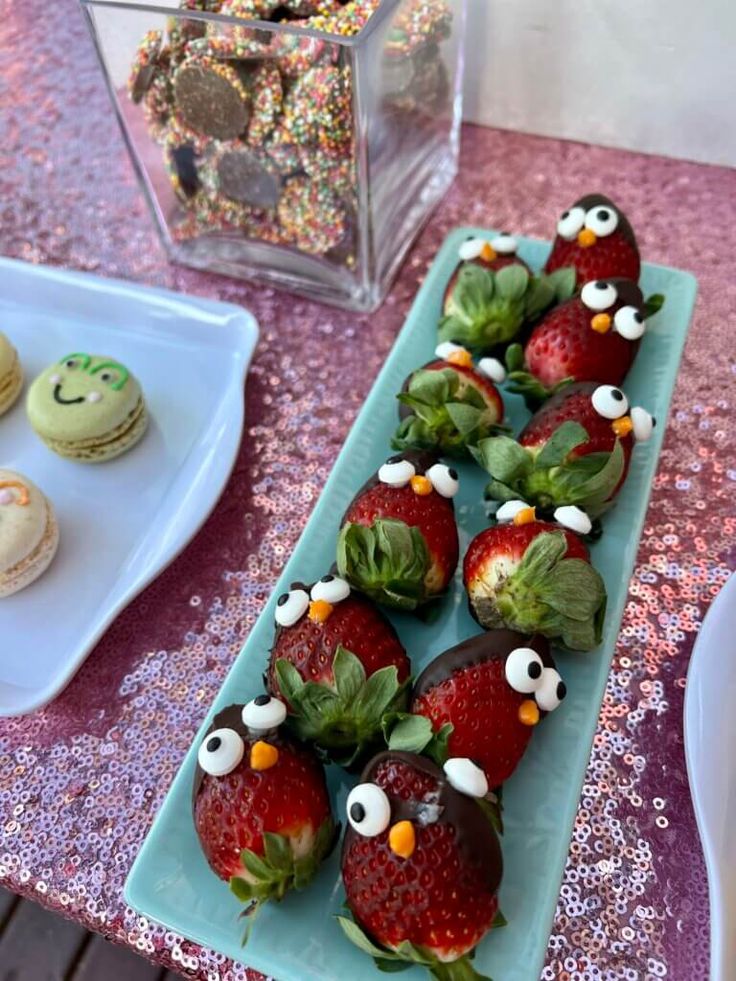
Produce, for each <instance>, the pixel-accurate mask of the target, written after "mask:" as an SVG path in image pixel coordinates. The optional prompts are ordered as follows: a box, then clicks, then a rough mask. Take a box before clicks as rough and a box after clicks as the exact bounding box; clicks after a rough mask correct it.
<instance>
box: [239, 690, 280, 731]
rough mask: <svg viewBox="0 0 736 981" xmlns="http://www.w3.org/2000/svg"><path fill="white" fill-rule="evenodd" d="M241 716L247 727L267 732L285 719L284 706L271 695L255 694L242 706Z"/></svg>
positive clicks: (276, 727)
mask: <svg viewBox="0 0 736 981" xmlns="http://www.w3.org/2000/svg"><path fill="white" fill-rule="evenodd" d="M241 718H242V720H243V725H244V726H245V727H246V728H247V729H255V730H257V731H259V732H267V731H268V730H269V729H278V727H279V726H280V725H282V724H283V722H284V721H285V720H286V706H285V705H284V703H283V702H282V701H281V700H280V699H278V698H274V697H273V696H272V695H257V696H256V697H255V698H253V699H251V700H250V701H249V702H248V703H247V705H244V706H243V711H242V712H241Z"/></svg>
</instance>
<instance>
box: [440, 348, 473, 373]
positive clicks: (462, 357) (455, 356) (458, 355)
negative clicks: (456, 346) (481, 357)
mask: <svg viewBox="0 0 736 981" xmlns="http://www.w3.org/2000/svg"><path fill="white" fill-rule="evenodd" d="M445 361H447V363H448V364H459V365H460V366H461V367H462V368H470V367H471V366H472V364H473V356H472V355H471V353H470V351H466V350H465V348H461V349H460V350H459V351H453V352H452V353H451V354H448V355H447V357H446V358H445Z"/></svg>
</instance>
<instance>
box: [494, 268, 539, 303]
mask: <svg viewBox="0 0 736 981" xmlns="http://www.w3.org/2000/svg"><path fill="white" fill-rule="evenodd" d="M530 279H531V277H530V275H529V272H528V270H526V269H525V268H524V267H523V266H520V265H518V264H515V265H511V266H504V267H503V269H500V270H499V271H498V272H497V273H496V291H497V293H498V294H499V296H502V297H503V298H504V300H520V299H521V298H522V297H523V296H524V294H525V293H526V291H527V287H528V286H529V280H530Z"/></svg>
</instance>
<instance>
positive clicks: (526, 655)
mask: <svg viewBox="0 0 736 981" xmlns="http://www.w3.org/2000/svg"><path fill="white" fill-rule="evenodd" d="M542 668H543V665H542V659H541V657H540V656H539V654H537V652H536V651H535V650H532V648H531V647H516V648H514V650H513V651H511V653H510V654H509V656H508V657H507V658H506V664H505V665H504V674H505V675H506V681H508V683H509V684H510V685H511V687H512V688H513V689H514V691H518V692H520V693H521V694H522V695H528V694H529V693H530V692H533V691H536V690H537V688H539V684H540V681H539V679H540V678H541V677H542Z"/></svg>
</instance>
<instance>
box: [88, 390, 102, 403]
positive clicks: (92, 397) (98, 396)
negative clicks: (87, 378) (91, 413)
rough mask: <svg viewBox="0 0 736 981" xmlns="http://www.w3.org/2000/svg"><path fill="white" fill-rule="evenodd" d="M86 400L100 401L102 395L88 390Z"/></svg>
mask: <svg viewBox="0 0 736 981" xmlns="http://www.w3.org/2000/svg"><path fill="white" fill-rule="evenodd" d="M87 401H88V402H101V401H102V395H101V394H100V393H99V392H90V393H89V395H88V396H87Z"/></svg>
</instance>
